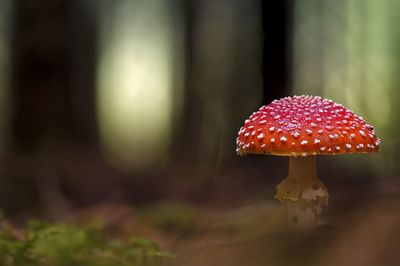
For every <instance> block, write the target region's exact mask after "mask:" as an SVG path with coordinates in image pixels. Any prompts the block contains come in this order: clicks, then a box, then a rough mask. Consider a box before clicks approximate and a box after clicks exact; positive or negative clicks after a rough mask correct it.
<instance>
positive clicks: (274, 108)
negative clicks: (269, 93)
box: [236, 95, 380, 156]
mask: <svg viewBox="0 0 400 266" xmlns="http://www.w3.org/2000/svg"><path fill="white" fill-rule="evenodd" d="M379 143H380V139H379V138H377V137H376V135H375V132H374V128H373V127H372V126H370V125H368V124H367V123H366V122H365V121H364V119H363V118H362V117H360V116H357V115H355V114H354V113H353V112H352V111H351V110H350V109H348V108H346V107H344V106H343V105H341V104H338V103H335V102H334V101H332V100H329V99H323V98H321V97H319V96H305V95H302V96H293V97H285V98H282V99H280V100H275V101H273V102H272V103H271V104H269V105H265V106H262V107H261V108H260V109H259V110H258V111H257V112H254V113H253V114H252V115H251V116H250V117H249V118H248V119H246V121H245V124H244V125H243V126H242V127H241V128H240V130H239V133H238V137H237V139H236V144H237V149H236V151H237V153H238V154H240V155H245V154H247V153H267V154H273V155H283V156H308V155H318V154H321V155H333V154H351V153H370V152H378V151H379Z"/></svg>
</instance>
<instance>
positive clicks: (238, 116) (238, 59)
mask: <svg viewBox="0 0 400 266" xmlns="http://www.w3.org/2000/svg"><path fill="white" fill-rule="evenodd" d="M187 10H188V16H189V17H188V22H189V23H188V26H189V27H190V28H189V29H187V30H186V32H187V34H189V36H187V40H189V43H188V48H187V49H188V51H189V53H188V55H187V56H188V57H189V58H190V59H189V61H188V63H189V64H188V75H187V82H186V91H185V93H186V95H185V111H184V115H185V119H184V127H183V132H182V135H183V140H184V141H185V145H183V147H184V149H185V154H187V155H188V157H189V158H190V159H191V160H192V162H193V163H195V164H196V165H197V167H198V168H197V169H195V172H196V175H197V176H198V178H200V179H203V180H204V179H206V180H210V178H212V177H213V176H215V175H216V173H217V172H218V171H219V169H220V168H221V167H222V166H223V165H224V164H226V163H227V162H229V161H230V160H231V159H232V158H233V157H234V156H236V153H235V145H236V144H235V139H236V134H237V130H238V129H239V127H240V126H241V124H242V122H243V121H244V120H245V118H246V117H247V116H248V115H250V114H251V112H253V111H254V110H255V109H256V108H257V107H259V105H260V104H261V103H262V69H261V68H262V54H261V12H260V2H259V1H257V0H252V1H208V0H207V1H200V2H198V1H191V2H190V4H188V6H187Z"/></svg>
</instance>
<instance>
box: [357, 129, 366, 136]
mask: <svg viewBox="0 0 400 266" xmlns="http://www.w3.org/2000/svg"><path fill="white" fill-rule="evenodd" d="M358 132H360V135H361V136H363V137H365V136H366V135H365V132H364V131H363V130H360V131H358Z"/></svg>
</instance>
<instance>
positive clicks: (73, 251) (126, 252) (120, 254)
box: [0, 221, 172, 266]
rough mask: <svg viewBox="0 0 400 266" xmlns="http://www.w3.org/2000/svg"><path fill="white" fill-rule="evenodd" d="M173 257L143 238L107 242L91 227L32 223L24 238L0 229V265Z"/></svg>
mask: <svg viewBox="0 0 400 266" xmlns="http://www.w3.org/2000/svg"><path fill="white" fill-rule="evenodd" d="M171 259H172V256H171V255H170V254H169V253H167V252H163V251H161V250H160V249H159V248H158V246H157V245H156V244H155V243H153V242H151V241H149V240H146V239H132V240H131V241H127V242H123V241H118V240H108V239H107V238H106V237H105V236H104V235H103V234H102V232H101V231H99V230H97V229H94V228H85V227H78V226H74V225H69V224H61V225H50V224H46V223H43V222H38V221H31V222H29V225H28V229H27V239H26V240H17V239H15V238H13V237H12V236H11V234H9V233H8V232H7V231H6V230H4V229H2V230H0V265H8V266H30V265H32V266H38V265H41V266H42V265H43V266H46V265H52V266H53V265H60V266H63V265H65V266H67V265H78V266H81V265H82V266H84V265H85V266H86V265H87V266H92V265H93V266H97V265H98V266H108V265H110V266H111V265H122V266H125V265H126V266H128V265H133V266H136V265H137V266H142V265H146V266H147V265H149V266H150V265H154V266H157V265H166V264H168V263H169V262H170V261H171Z"/></svg>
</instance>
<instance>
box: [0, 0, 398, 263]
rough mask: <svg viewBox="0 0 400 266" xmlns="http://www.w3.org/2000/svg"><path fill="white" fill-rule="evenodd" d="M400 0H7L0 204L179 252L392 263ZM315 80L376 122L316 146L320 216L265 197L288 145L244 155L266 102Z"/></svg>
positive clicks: (16, 218)
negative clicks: (370, 146)
mask: <svg viewBox="0 0 400 266" xmlns="http://www.w3.org/2000/svg"><path fill="white" fill-rule="evenodd" d="M399 10H400V1H397V0H380V1H378V0H335V1H329V0H297V1H294V0H280V1H260V0H247V1H241V0H218V1H214V0H199V1H195V0H151V1H150V0H113V1H111V0H97V1H96V0H68V1H67V0H64V1H63V0H37V1H30V0H0V155H1V157H0V160H1V164H0V208H1V210H2V211H3V212H4V215H5V217H8V219H9V220H10V221H11V223H12V224H14V226H16V227H17V228H18V227H19V226H22V225H23V224H24V222H25V221H26V220H27V219H31V218H38V219H46V220H50V221H53V222H76V221H80V220H81V219H89V218H88V217H97V218H98V219H100V220H102V223H104V225H105V227H106V229H107V231H108V232H111V233H114V234H115V235H117V236H122V237H123V236H127V235H140V236H144V237H148V238H151V239H153V240H154V241H156V242H157V243H159V244H160V245H161V246H162V247H163V248H165V249H166V250H168V251H170V252H171V253H173V254H175V255H176V259H175V260H174V262H173V263H175V264H176V265H399V264H400V255H399V250H400V240H399V239H400V231H399V229H398V228H399V226H400V179H399V178H400V141H399V130H400V123H399V121H400V105H399V100H400V89H399V88H400V75H399V74H398V73H399V70H400V48H399V47H400V27H399V26H400V12H398V11H399ZM295 94H310V95H320V96H323V97H327V98H330V99H333V100H335V101H337V102H339V103H342V104H344V105H345V106H347V107H349V108H350V109H352V110H353V111H354V112H355V113H356V114H359V115H361V116H363V117H364V119H365V120H366V121H367V122H368V123H369V124H372V125H374V126H375V130H376V133H377V135H378V137H380V138H381V139H382V144H381V152H380V153H379V154H376V155H352V156H324V157H320V158H318V173H319V176H320V177H321V178H322V180H324V182H325V183H326V185H327V187H328V189H329V191H330V195H331V196H330V205H329V207H328V208H327V209H326V210H325V214H324V219H325V223H324V225H323V226H321V227H320V228H319V229H318V230H317V231H316V232H313V233H312V234H307V235H299V234H298V232H292V230H291V229H290V228H288V227H287V225H286V223H285V209H284V206H281V205H280V204H279V203H278V202H276V201H275V200H274V199H273V195H274V189H275V186H276V185H277V184H278V183H279V181H280V180H281V179H282V178H283V177H285V175H286V174H287V158H284V157H275V156H247V157H242V158H241V157H238V156H237V155H236V153H235V145H236V144H235V139H236V135H237V130H238V129H239V128H240V126H241V125H242V123H243V121H244V120H245V119H246V118H247V117H248V116H249V115H250V114H251V113H252V112H253V111H255V110H257V109H258V108H259V107H260V106H261V105H262V104H268V103H269V102H271V101H272V100H274V99H277V98H280V97H284V96H288V95H295Z"/></svg>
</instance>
